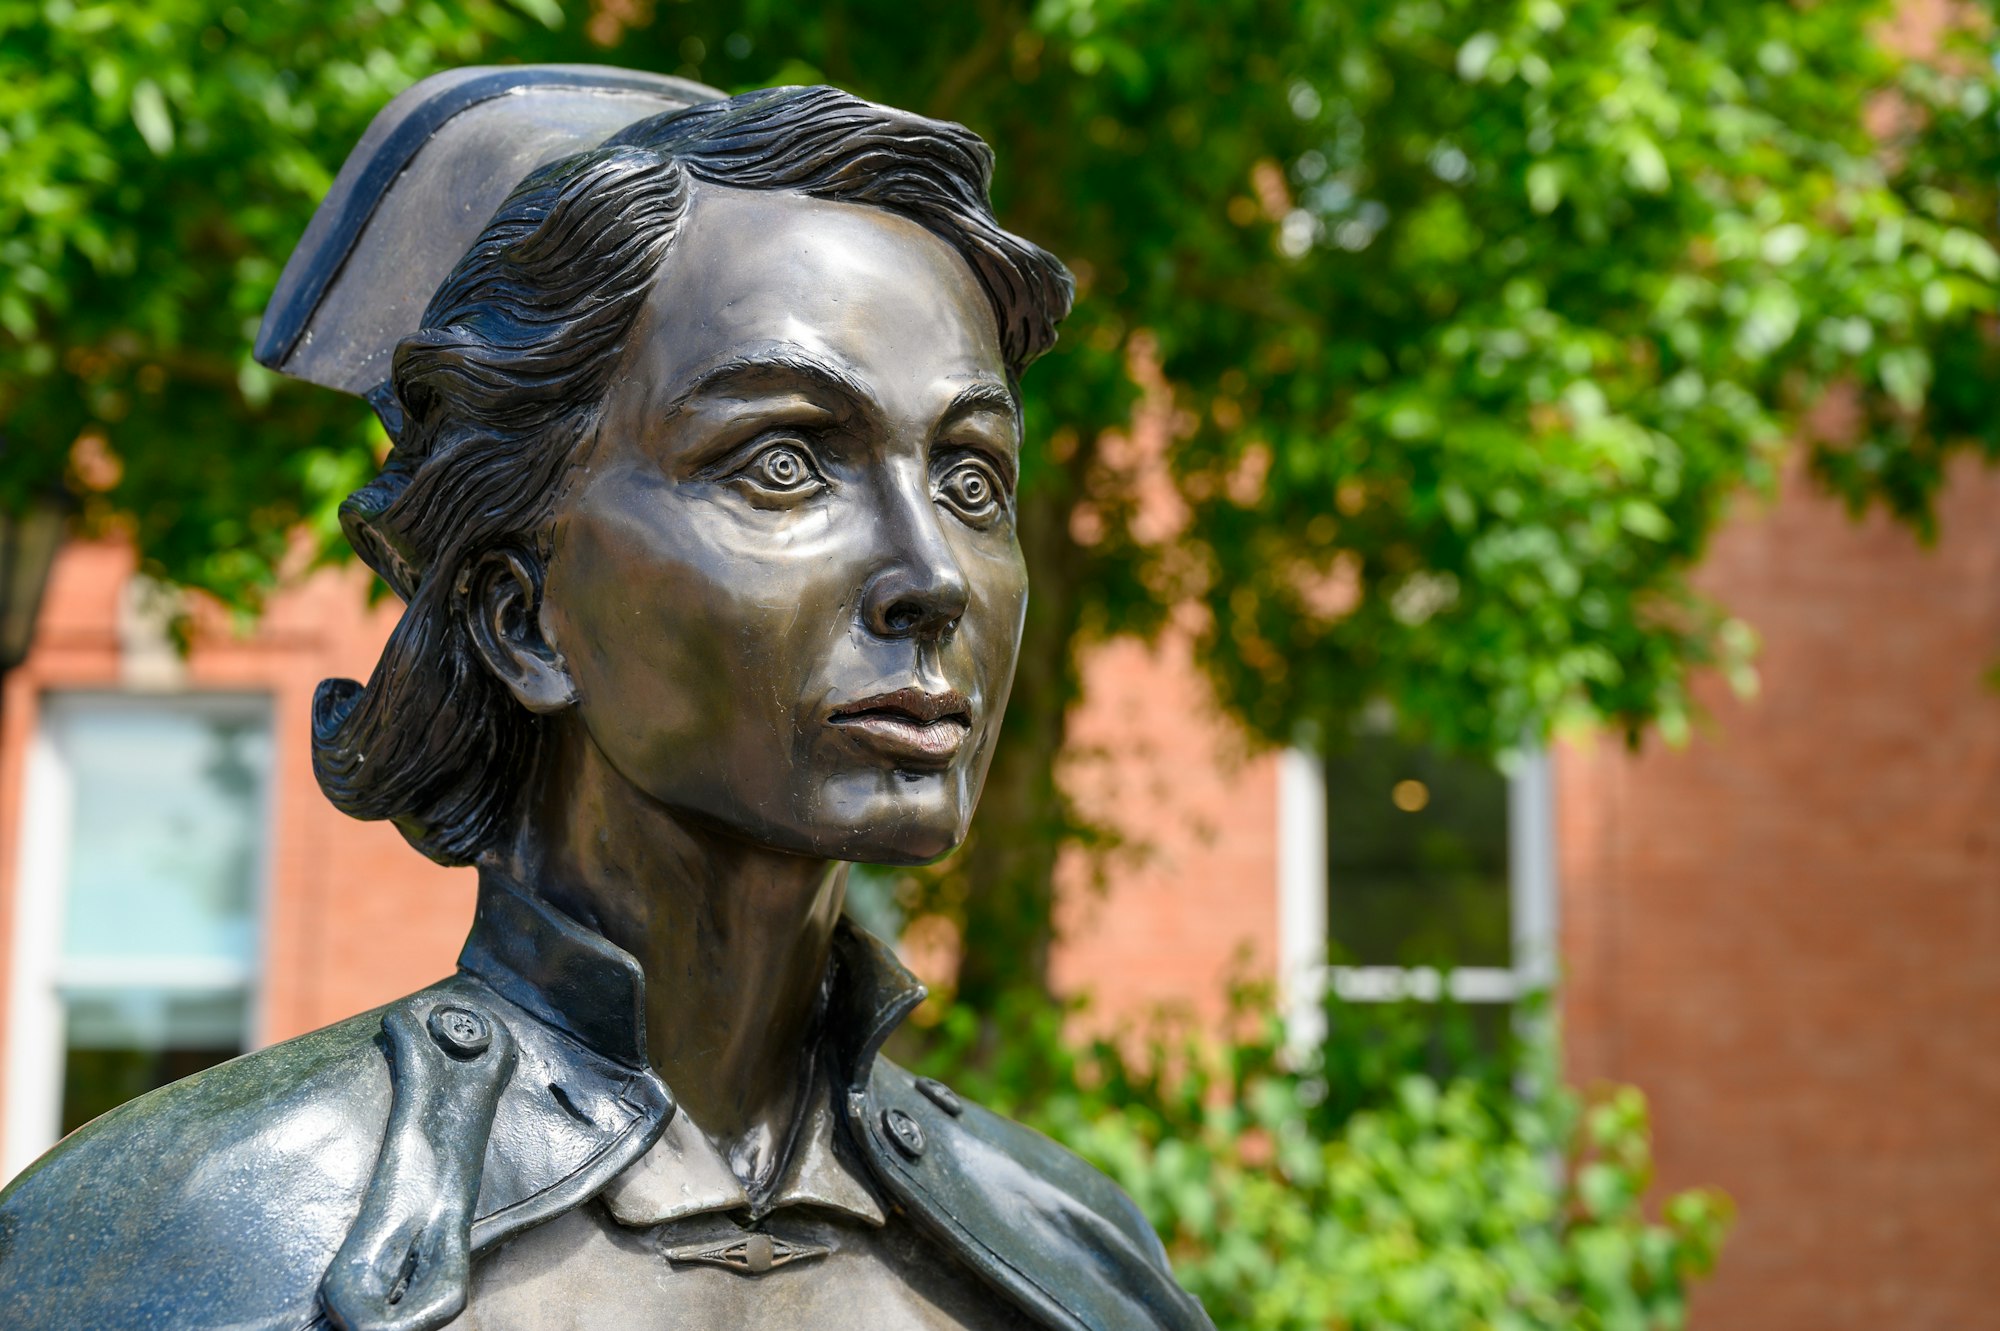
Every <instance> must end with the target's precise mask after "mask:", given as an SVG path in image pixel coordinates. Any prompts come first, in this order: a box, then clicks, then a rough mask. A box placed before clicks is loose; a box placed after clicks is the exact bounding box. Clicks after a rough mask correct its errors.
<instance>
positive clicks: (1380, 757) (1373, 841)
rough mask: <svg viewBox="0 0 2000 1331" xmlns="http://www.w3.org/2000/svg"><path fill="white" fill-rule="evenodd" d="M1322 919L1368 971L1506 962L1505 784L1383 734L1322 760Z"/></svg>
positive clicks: (1469, 762) (1483, 770)
mask: <svg viewBox="0 0 2000 1331" xmlns="http://www.w3.org/2000/svg"><path fill="white" fill-rule="evenodd" d="M1326 794H1327V893H1328V901H1327V922H1328V928H1329V931H1330V932H1331V934H1332V936H1333V942H1334V944H1335V947H1336V948H1337V949H1338V951H1340V952H1341V953H1344V954H1345V959H1346V960H1348V961H1350V962H1353V963H1356V964H1360V965H1367V966H1410V965H1439V966H1507V965H1509V964H1510V960H1511V958H1510V953H1511V942H1510V931H1509V925H1508V891H1507V779H1506V777H1504V776H1503V775H1502V774H1501V773H1500V772H1499V771H1498V770H1497V769H1496V768H1494V767H1493V766H1492V765H1491V764H1490V763H1485V762H1481V761H1478V760H1474V759H1463V758H1453V757H1447V756H1445V755H1443V754H1440V753H1438V752H1436V751H1434V750H1431V749H1428V748H1425V747H1422V746H1419V745H1413V744H1408V743H1405V742H1403V741H1401V740H1398V739H1396V738H1394V737H1392V736H1387V735H1360V736H1356V737H1355V738H1354V740H1353V741H1352V743H1351V744H1350V745H1349V746H1348V747H1347V748H1346V749H1345V750H1344V751H1342V752H1339V753H1335V754H1333V755H1332V756H1331V757H1329V758H1328V759H1327V764H1326Z"/></svg>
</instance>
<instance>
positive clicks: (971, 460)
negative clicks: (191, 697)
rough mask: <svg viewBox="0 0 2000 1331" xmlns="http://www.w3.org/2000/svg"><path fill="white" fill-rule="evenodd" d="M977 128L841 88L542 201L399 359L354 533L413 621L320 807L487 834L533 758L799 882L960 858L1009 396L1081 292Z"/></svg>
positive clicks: (1011, 532)
mask: <svg viewBox="0 0 2000 1331" xmlns="http://www.w3.org/2000/svg"><path fill="white" fill-rule="evenodd" d="M991 161H992V158H991V154H990V152H989V151H988V150H987V148H986V146H985V145H984V144H983V143H982V142H981V141H980V140H979V139H978V138H977V137H976V136H974V135H973V134H971V133H970V132H969V131H967V130H965V129H963V128H961V127H959V126H957V125H951V124H945V123H940V122H937V121H931V120H926V119H923V118H921V117H917V116H913V115H909V114H906V113H903V112H899V111H894V110H891V109H888V108H885V107H880V106H876V105H872V104H870V103H867V102H864V101H861V100H859V99H857V98H854V97H851V96H849V95H847V94H845V93H841V92H838V91H835V90H833V89H829V88H786V89H777V90H771V91H765V92H758V93H751V94H746V95H744V96H741V97H737V98H732V99H727V100H717V101H709V102H704V103H701V104H698V105H695V106H693V107H692V108H690V109H686V110H681V111H674V112H669V113H667V114H663V115H656V116H652V117H650V118H647V119H643V120H640V121H638V122H637V123H634V124H631V125H629V126H627V127H626V128H624V129H622V130H620V131H619V132H617V133H616V134H614V135H612V136H611V137H610V138H609V139H608V140H607V141H605V142H603V143H601V144H600V145H598V146H596V147H593V148H590V149H589V150H587V151H582V152H576V153H572V154H570V155H567V156H563V157H560V158H558V159H557V160H555V161H553V162H550V163H549V164H547V165H545V166H542V167H540V168H539V169H537V170H535V171H534V172H533V173H532V174H530V175H528V176H527V178H526V179H524V180H522V181H521V182H520V184H519V185H518V186H516V187H515V188H514V189H513V191H512V193H511V194H509V195H508V196H507V197H506V199H505V201H504V202H503V203H502V204H501V205H500V207H499V209H498V211H497V212H496V213H494V214H493V215H492V219H491V221H489V222H487V223H486V224H485V226H484V228H483V230H481V231H480V232H479V234H478V237H477V239H476V240H475V241H474V242H473V244H472V245H471V247H470V249H469V250H467V251H466V252H465V253H464V255H463V257H462V258H461V259H459V260H458V261H457V263H456V265H455V266H454V267H453V268H452V269H451V271H450V273H449V275H448V276H447V277H446V278H445V279H444V281H443V283H442V285H441V286H439V287H438V288H437V290H436V294H435V295H434V296H432V297H431V299H430V301H429V304H428V306H427V307H426V308H425V310H424V312H423V315H422V318H421V320H420V326H419V327H418V329H417V331H416V332H414V333H412V334H410V335H408V336H405V337H403V338H401V339H400V341H399V342H397V343H396V344H395V349H394V358H393V372H392V374H391V376H390V378H389V381H388V389H387V390H386V391H385V392H381V393H377V394H374V395H373V396H374V397H375V400H376V401H377V404H378V407H379V408H381V409H382V411H383V415H384V418H385V420H387V421H388V422H389V423H390V424H391V427H392V429H393V430H394V432H395V436H396V443H395V448H394V451H393V452H392V453H391V455H390V456H389V458H388V460H387V462H386V463H385V465H384V466H383V468H382V470H381V474H380V475H379V476H378V477H377V478H376V479H375V480H374V481H373V482H372V483H371V484H369V485H368V486H367V487H365V488H364V489H363V490H361V491H359V492H357V494H356V495H355V496H353V498H351V499H350V500H349V502H348V504H347V506H346V507H345V508H344V510H343V518H344V522H345V525H346V527H347V530H348V531H349V533H350V536H352V537H353V539H354V540H355V542H356V545H357V548H359V549H360V550H361V551H362V553H363V554H364V556H365V557H367V558H368V559H369V562H370V563H371V564H373V565H374V566H375V567H376V568H377V569H378V570H380V571H382V572H383V573H384V575H385V577H387V578H388V579H389V580H390V581H391V583H392V584H393V585H395V586H396V587H397V589H398V590H399V591H400V592H401V593H402V594H403V595H404V596H405V598H406V599H407V601H408V605H407V607H406V609H405V611H404V613H403V617H402V620H401V622H400V624H399V625H398V626H397V628H396V630H395V632H394V633H393V635H392V636H391V638H390V640H389V642H388V644H387V646H386V647H385V648H384V650H383V653H382V658H381V661H380V663H379V664H378V665H377V667H376V669H375V672H374V674H373V676H372V677H371V679H370V680H369V682H368V683H367V684H366V685H365V686H363V685H360V684H357V683H355V682H354V681H350V680H330V681H328V682H327V683H325V684H323V685H322V686H321V688H320V691H319V695H318V697H317V700H316V704H315V709H314V717H313V748H314V763H315V769H316V771H317V772H318V774H319V778H320V782H321V785H322V787H323V788H324V789H325V790H326V792H327V794H328V795H329V796H330V797H331V798H332V800H333V801H334V803H335V804H336V805H338V806H339V807H340V808H341V809H342V810H344V811H345V812H347V813H350V814H353V815H356V816H358V817H362V818H387V819H392V820H393V821H394V822H395V823H396V825H397V826H398V827H399V828H401V830H402V831H403V832H404V834H405V835H406V836H407V837H408V838H409V839H410V840H411V841H412V842H413V843H414V844H415V845H417V846H418V848H420V849H421V850H423V851H424V852H425V853H426V854H428V855H430V856H431V857H432V858H433V859H436V860H439V861H441V862H444V863H466V862H470V861H472V860H474V859H476V858H477V857H478V856H479V855H481V853H482V852H485V851H487V850H490V849H494V848H496V847H498V846H500V845H501V844H503V843H504V842H505V841H507V839H508V838H509V837H510V836H511V835H512V834H513V833H514V832H515V831H516V829H517V825H518V822H519V820H520V819H521V818H522V817H523V816H525V815H524V810H525V809H526V808H527V807H528V806H527V804H526V802H525V800H526V796H527V794H528V792H529V791H530V790H531V788H532V787H533V785H534V783H535V779H536V773H537V771H538V770H541V769H542V767H543V764H544V760H545V757H546V755H547V754H548V752H549V751H550V746H551V745H553V744H555V743H557V742H559V741H560V742H567V743H574V744H587V745H589V746H591V748H592V749H593V750H594V752H595V754H596V755H598V756H599V757H600V758H601V759H602V761H603V762H604V763H605V764H606V765H608V766H609V768H611V769H612V770H614V771H615V772H616V773H617V775H618V777H619V778H621V779H622V780H623V781H625V782H627V783H629V784H630V786H632V787H633V788H634V789H635V790H636V791H638V792H639V793H640V794H641V795H642V796H644V797H645V798H647V799H650V800H654V801H657V802H659V803H660V804H661V805H663V806H664V807H666V808H667V809H669V810H671V811H673V812H675V813H677V814H680V815H684V816H686V817H689V818H691V819H694V820H697V821H699V822H701V823H703V824H706V825H709V826H711V827H714V828H718V829H720V830H722V831H725V832H728V833H733V834H736V835H740V836H742V837H744V838H748V839H750V840H752V841H755V842H757V843H759V844H763V845H767V846H771V847H774V848H777V849H780V850H784V851H788V852H794V853H798V854H802V855H815V856H824V857H828V858H837V859H861V860H871V861H878V862H891V863H908V862H916V861H921V860H925V859H930V858H934V857H936V856H937V855H940V854H943V853H944V852H946V851H947V850H949V849H950V848H951V847H952V846H954V845H955V844H957V842H958V841H959V840H960V839H962V837H963V836H964V833H965V830H966V826H967V823H968V821H969V819H970V817H971V813H972V809H973V805H974V803H975V802H976V800H977V797H978V792H979V788H980V785H981V782H982V781H983V778H984V775H985V771H986V766H987V763H988V761H989V760H990V757H991V753H992V745H993V741H994V739H995V737H996V736H997V734H998V731H999V723H1000V717H1001V713H1002V711H1003V709H1004V707H1005V705H1006V699H1007V693H1008V688H1009V684H1010V681H1011V679H1012V675H1013V669H1014V661H1015V656H1016V652H1017V649H1018V646H1019V639H1020V631H1021V625H1022V618H1023V614H1024V610H1025V606H1026V598H1027V585H1026V575H1025V570H1024V566H1023V563H1022V559H1021V555H1020V548H1019V544H1018V542H1017V539H1016V534H1015V529H1014V502H1013V500H1014V491H1015V483H1016V480H1017V477H1018V474H1019V451H1020V446H1021V429H1022V422H1021V416H1020V398H1019V393H1018V378H1019V375H1020V374H1021V372H1022V370H1023V369H1025V367H1026V366H1027V365H1028V364H1029V362H1031V361H1032V360H1034V359H1035V358H1036V357H1037V356H1039V355H1040V354H1041V353H1042V352H1044V351H1045V350H1047V349H1048V347H1049V345H1050V344H1051V342H1052V341H1053V340H1054V337H1055V329H1056V325H1057V323H1058V322H1059V321H1060V320H1061V318H1062V317H1063V316H1064V314H1065V313H1066V312H1067V310H1068V306H1069V301H1070V295H1071V284H1070V280H1069V276H1068V274H1067V273H1066V272H1065V271H1064V270H1063V268H1062V266H1061V265H1060V264H1059V263H1058V262H1057V261H1056V260H1055V259H1054V258H1053V257H1052V256H1050V255H1049V254H1047V253H1046V252H1044V251H1042V250H1041V249H1039V248H1037V247H1036V246H1034V245H1032V244H1030V243H1028V242H1026V241H1024V240H1021V239H1019V238H1017V237H1015V236H1012V235H1010V234H1008V233H1007V232H1006V231H1004V230H1003V229H1001V228H1000V227H999V226H998V225H997V224H996V223H995V221H994V219H993V216H992V213H991V210H990V206H989V203H988V200H987V186H988V179H989V175H990V171H991Z"/></svg>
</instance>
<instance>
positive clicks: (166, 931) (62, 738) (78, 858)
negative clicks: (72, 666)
mask: <svg viewBox="0 0 2000 1331" xmlns="http://www.w3.org/2000/svg"><path fill="white" fill-rule="evenodd" d="M45 716H46V718H47V725H48V727H49V737H50V740H51V741H52V743H53V744H54V747H55V749H56V752H57V755H58V757H59V760H60V762H61V764H62V767H63V771H64V776H65V778H66V783H67V786H68V789H69V795H70V826H69V828H68V834H67V847H66V849H67V855H66V859H65V866H66V867H65V871H64V877H65V881H64V884H63V891H64V901H65V906H64V928H63V950H62V958H61V961H60V964H59V966H58V970H57V974H58V980H59V985H60V988H61V991H62V999H63V1014H64V1015H63V1021H64V1045H65V1053H64V1066H63V1093H62V1130H63V1131H64V1132H69V1131H72V1130H73V1129H75V1128H77V1127H79V1126H81V1125H82V1124H84V1123H86V1122H88V1121H89V1120H91V1119H92V1118H95V1117H96V1116H97V1115H99V1114H102V1113H104V1112H105V1111H106V1110H109V1109H114V1108H116V1107H117V1106H118V1105H120V1104H123V1103H124V1102H125V1101H127V1100H129V1099H131V1098H133V1097H134V1096H137V1095H142V1094H144V1093H145V1092H147V1091H150V1090H153V1089H154V1088H156V1087H159V1086H164V1085H166V1084H167V1083H168V1082H172V1081H177V1080H179V1079H180V1078H182V1077H185V1076H188V1075H190V1074H192V1073H195V1072H199V1071H200V1070H201V1069H203V1068H205V1067H209V1066H211V1065H212V1064H215V1063H219V1062H222V1061H223V1060H225V1059H229V1058H233V1057H235V1056H236V1055H237V1054H239V1053H241V1052H242V1051H243V1049H244V1047H245V1042H246V1039H247V1036H248V1032H249V1006H250V1005H249V993H250V981H251V979H252V977H253V974H254V966H255V962H256V946H257V938H256V923H257V905H258V898H259V885H260V877H261V874H262V867H263V859H264V843H265V817H266V814H265V808H266V799H265V788H266V785H267V782H268V780H269V776H270V766H271V734H270V721H269V709H268V708H267V707H266V706H264V705H263V704H262V703H260V702H258V701H255V700H246V699H218V698H200V697H186V696H182V697H169V698H143V699H141V698H128V697H117V696H105V695H96V696H92V695H69V696H59V697H55V698H51V699H50V700H49V702H48V706H47V709H46V712H45Z"/></svg>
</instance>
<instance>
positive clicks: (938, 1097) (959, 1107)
mask: <svg viewBox="0 0 2000 1331" xmlns="http://www.w3.org/2000/svg"><path fill="white" fill-rule="evenodd" d="M917 1089H918V1090H920V1091H922V1092H923V1093H924V1099H926V1100H929V1101H930V1102H931V1103H932V1104H934V1105H936V1106H937V1107H938V1108H939V1109H942V1110H944V1112H945V1113H947V1114H950V1115H951V1116H952V1117H953V1118H957V1117H958V1116H959V1115H960V1114H963V1113H964V1112H965V1101H963V1100H961V1099H959V1098H958V1092H956V1091H954V1090H952V1089H951V1087H949V1086H947V1085H945V1084H944V1083H943V1082H941V1081H939V1080H938V1079H937V1078H936V1077H919V1078H917Z"/></svg>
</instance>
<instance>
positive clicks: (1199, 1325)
mask: <svg viewBox="0 0 2000 1331" xmlns="http://www.w3.org/2000/svg"><path fill="white" fill-rule="evenodd" d="M849 1108H850V1113H851V1114H853V1115H855V1116H856V1117H858V1118H860V1119H861V1120H862V1121H861V1122H859V1123H857V1124H855V1132H856V1135H857V1136H859V1137H861V1138H862V1139H863V1142H864V1149H865V1152H866V1154H867V1155H868V1156H869V1158H870V1160H871V1162H872V1163H874V1164H875V1167H876V1173H877V1176H878V1178H880V1179H881V1181H882V1182H883V1183H884V1185H885V1186H886V1187H887V1188H888V1189H889V1191H890V1192H891V1193H893V1194H894V1195H895V1196H896V1199H897V1200H898V1201H899V1202H900V1203H902V1204H903V1206H904V1208H905V1209H906V1210H907V1211H908V1212H910V1213H911V1215H912V1216H913V1217H914V1218H915V1219H916V1220H917V1221H918V1223H920V1224H923V1225H924V1226H925V1227H927V1228H929V1229H930V1230H932V1232H933V1233H935V1234H936V1235H937V1236H938V1237H939V1238H941V1239H943V1240H944V1241H945V1242H946V1243H947V1244H948V1245H949V1246H951V1247H953V1248H955V1249H956V1250H957V1251H958V1252H959V1254H960V1255H961V1256H962V1257H964V1258H966V1260H968V1261H969V1262H970V1263H971V1264H972V1265H973V1267H974V1269H976V1270H978V1271H979V1272H980V1273H981V1274H982V1275H984V1276H986V1278H987V1279H988V1280H990V1281H992V1282H993V1283H994V1284H996V1285H998V1286H1000V1287H1001V1288H1002V1289H1004V1290H1006V1291H1007V1292H1008V1293H1010V1294H1012V1295H1013V1296H1014V1298H1015V1299H1016V1300H1017V1301H1018V1302H1019V1303H1020V1304H1022V1306H1024V1307H1025V1308H1027V1309H1029V1310H1030V1311H1032V1312H1035V1313H1037V1314H1039V1316H1040V1318H1041V1320H1042V1321H1043V1322H1044V1323H1045V1324H1046V1325H1050V1326H1075V1327H1092V1328H1100V1329H1101V1331H1112V1329H1113V1328H1118V1329H1120V1331H1123V1329H1125V1328H1130V1331H1140V1329H1141V1328H1144V1331H1213V1324H1212V1323H1211V1322H1210V1321H1209V1319H1208V1316H1207V1314H1206V1313H1205V1312H1203V1310H1202V1308H1201V1305H1200V1303H1199V1302H1197V1301H1196V1300H1195V1299H1194V1298H1192V1297H1191V1296H1189V1295H1188V1294H1187V1293H1186V1292H1185V1291H1183V1290H1182V1289H1181V1288H1180V1286H1179V1284H1178V1283H1176V1281H1175V1279H1174V1275H1173V1271H1172V1268H1171V1267H1170V1266H1169V1265H1168V1263H1167V1254H1166V1249H1165V1248H1164V1247H1163V1246H1162V1245H1161V1243H1160V1239H1159V1235H1158V1234H1156V1233H1155V1232H1154V1231H1153V1227H1152V1225H1151V1224H1149V1223H1148V1222H1147V1220H1146V1217H1145V1215H1144V1214H1143V1213H1142V1212H1141V1211H1140V1210H1139V1208H1138V1206H1137V1205H1136V1204H1135V1203H1134V1202H1133V1201H1132V1199H1131V1197H1129V1196H1128V1195H1127V1194H1126V1192H1125V1190H1124V1189H1123V1188H1121V1187H1119V1186H1118V1184H1117V1183H1115V1182H1113V1181H1112V1179H1111V1178H1110V1177H1109V1176H1108V1175H1106V1174H1105V1173H1104V1172H1103V1171H1102V1170H1099V1169H1098V1168H1096V1167H1095V1166H1093V1165H1091V1164H1090V1163H1089V1162H1088V1161H1086V1160H1084V1159H1083V1158H1082V1157H1080V1156H1078V1155H1077V1154H1076V1153H1075V1152H1073V1151H1071V1150H1069V1149H1068V1148H1066V1147H1064V1146H1061V1145H1059V1144H1058V1143H1056V1142H1054V1141H1051V1140H1050V1139H1049V1138H1048V1137H1046V1136H1044V1135H1043V1134H1042V1133H1040V1132H1037V1131H1035V1130H1034V1129H1033V1128H1030V1127H1028V1126H1026V1125H1025V1124H1022V1123H1018V1122H1015V1121H1014V1120H1013V1119H1010V1118H1006V1117H1004V1116H1002V1115H1000V1114H996V1113H993V1112H992V1111H991V1110H988V1109H985V1108H983V1107H982V1106H980V1105H977V1104H974V1103H972V1102H970V1101H968V1100H965V1099H963V1098H962V1097H960V1096H959V1095H957V1094H955V1093H954V1092H953V1091H951V1090H950V1089H949V1088H948V1087H945V1086H943V1085H942V1084H940V1083H938V1082H936V1081H933V1080H931V1079H929V1078H925V1077H913V1076H912V1075H911V1074H910V1073H908V1072H906V1071H905V1070H903V1069H902V1068H900V1067H897V1066H896V1065H895V1064H893V1063H890V1062H889V1061H888V1060H886V1059H878V1060H877V1062H876V1065H875V1069H874V1072H873V1075H872V1076H871V1077H870V1080H869V1085H868V1090H867V1092H866V1094H865V1096H861V1097H857V1099H856V1101H855V1102H854V1103H852V1104H850V1107H849Z"/></svg>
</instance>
